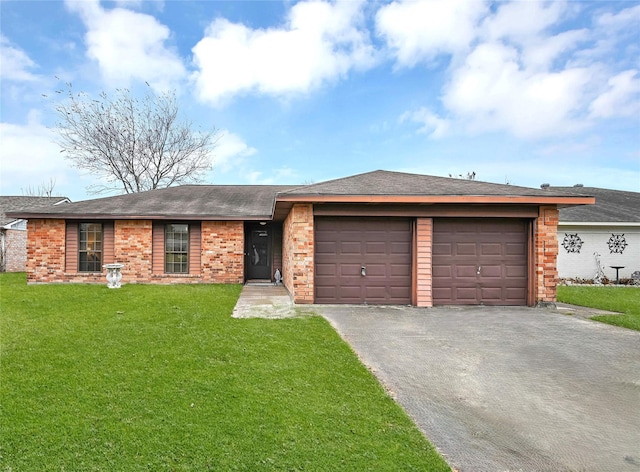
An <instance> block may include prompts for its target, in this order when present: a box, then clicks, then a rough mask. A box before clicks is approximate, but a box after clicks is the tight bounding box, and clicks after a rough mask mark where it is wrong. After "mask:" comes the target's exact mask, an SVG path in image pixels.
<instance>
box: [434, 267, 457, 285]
mask: <svg viewBox="0 0 640 472" xmlns="http://www.w3.org/2000/svg"><path fill="white" fill-rule="evenodd" d="M452 272H453V267H452V266H450V265H438V266H437V265H433V266H432V267H431V273H432V274H433V285H434V286H435V285H437V281H438V280H439V279H447V278H451V275H452Z"/></svg>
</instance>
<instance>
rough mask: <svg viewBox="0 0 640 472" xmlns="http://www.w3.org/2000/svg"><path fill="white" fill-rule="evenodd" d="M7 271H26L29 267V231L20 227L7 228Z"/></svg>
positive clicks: (5, 261)
mask: <svg viewBox="0 0 640 472" xmlns="http://www.w3.org/2000/svg"><path fill="white" fill-rule="evenodd" d="M4 244H5V260H4V270H5V271H6V272H24V271H25V270H26V269H27V232H26V231H25V230H20V229H7V230H5V240H4Z"/></svg>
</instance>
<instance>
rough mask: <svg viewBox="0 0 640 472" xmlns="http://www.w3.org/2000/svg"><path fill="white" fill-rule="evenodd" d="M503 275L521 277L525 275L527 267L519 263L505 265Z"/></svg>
mask: <svg viewBox="0 0 640 472" xmlns="http://www.w3.org/2000/svg"><path fill="white" fill-rule="evenodd" d="M505 275H506V276H507V277H508V278H510V279H511V278H521V279H524V278H526V277H527V268H526V267H523V266H521V265H515V266H514V265H505Z"/></svg>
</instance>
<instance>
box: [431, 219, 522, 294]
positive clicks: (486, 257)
mask: <svg viewBox="0 0 640 472" xmlns="http://www.w3.org/2000/svg"><path fill="white" fill-rule="evenodd" d="M527 228H528V222H527V220H523V219H498V218H482V219H480V218H437V219H434V233H433V252H432V258H433V259H432V260H433V287H434V289H433V300H434V304H496V305H500V304H504V305H525V304H526V301H527V285H528V261H527V258H528V236H527ZM450 247H453V249H454V250H453V251H451V252H450V251H448V248H450ZM447 266H448V267H449V268H450V269H449V270H448V269H447ZM478 267H480V271H479V273H478ZM447 286H450V287H452V290H451V291H450V292H448V291H447V290H446V287H447ZM436 288H438V290H436Z"/></svg>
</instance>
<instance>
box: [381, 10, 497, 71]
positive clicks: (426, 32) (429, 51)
mask: <svg viewBox="0 0 640 472" xmlns="http://www.w3.org/2000/svg"><path fill="white" fill-rule="evenodd" d="M487 9H488V7H487V5H486V3H485V2H483V1H479V0H478V1H472V2H469V1H467V0H447V1H441V0H422V1H413V0H411V1H402V2H393V3H390V4H389V5H385V6H383V7H382V8H380V10H378V13H377V14H376V31H377V32H378V35H379V36H381V37H383V38H384V39H385V40H386V42H387V45H388V46H389V48H391V50H392V51H393V52H394V53H395V56H396V61H397V64H398V65H399V66H406V67H413V66H414V65H416V64H417V63H418V62H421V61H422V60H431V59H433V58H435V57H436V56H438V55H439V54H454V53H460V52H464V51H466V50H467V49H468V48H469V46H470V45H471V43H472V41H473V40H474V38H475V36H476V28H477V22H478V21H479V20H480V18H481V17H482V16H483V15H484V14H485V13H486V12H487Z"/></svg>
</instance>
